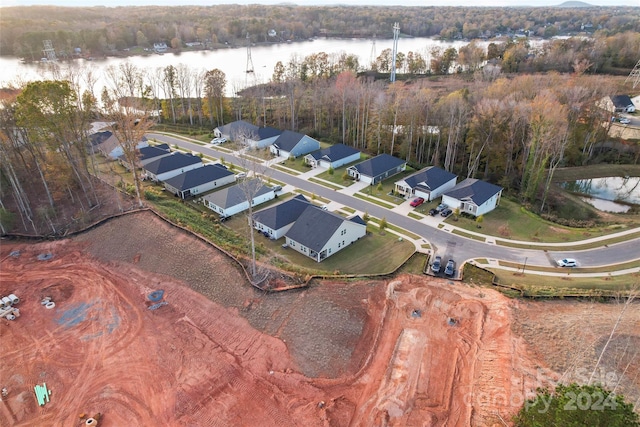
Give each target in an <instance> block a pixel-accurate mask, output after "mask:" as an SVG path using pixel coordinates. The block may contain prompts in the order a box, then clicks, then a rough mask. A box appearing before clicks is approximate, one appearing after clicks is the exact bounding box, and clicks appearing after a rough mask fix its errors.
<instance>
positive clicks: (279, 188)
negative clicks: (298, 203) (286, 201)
mask: <svg viewBox="0 0 640 427" xmlns="http://www.w3.org/2000/svg"><path fill="white" fill-rule="evenodd" d="M272 188H273V192H274V193H277V192H278V191H282V185H274V186H273V187H272Z"/></svg>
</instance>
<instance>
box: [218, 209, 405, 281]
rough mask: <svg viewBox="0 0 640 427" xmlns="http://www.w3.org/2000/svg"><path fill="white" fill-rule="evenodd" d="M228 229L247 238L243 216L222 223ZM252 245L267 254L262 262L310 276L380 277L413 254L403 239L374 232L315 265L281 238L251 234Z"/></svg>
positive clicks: (389, 234) (390, 234)
mask: <svg viewBox="0 0 640 427" xmlns="http://www.w3.org/2000/svg"><path fill="white" fill-rule="evenodd" d="M224 224H225V226H227V227H229V228H230V229H232V230H233V231H235V232H236V233H238V234H240V235H242V236H245V238H246V236H248V227H247V220H246V217H245V216H244V215H236V216H234V217H233V218H232V219H229V220H227V221H225V223H224ZM255 239H256V243H257V244H258V245H259V246H261V247H264V248H265V249H266V250H267V251H269V252H270V254H271V255H269V254H267V255H264V256H263V259H264V260H268V258H269V257H273V256H274V254H275V256H276V257H277V258H280V259H282V260H286V261H281V262H283V264H285V265H284V266H285V267H286V264H288V265H289V266H291V265H294V266H297V267H299V268H302V269H304V270H305V271H307V272H310V273H322V274H363V275H367V274H384V273H389V272H392V271H394V270H395V269H396V268H398V267H399V266H400V265H402V263H404V262H405V260H407V259H408V258H409V257H410V256H411V255H412V254H413V253H414V250H415V248H414V246H413V244H412V243H410V242H407V241H406V240H402V241H400V240H399V239H398V237H397V236H396V235H394V234H392V233H388V232H383V233H381V232H380V231H378V230H375V231H374V232H372V233H370V234H368V235H367V236H365V237H363V238H361V239H360V240H358V241H357V242H355V243H353V244H352V245H349V246H348V247H347V248H345V249H343V250H341V251H339V252H337V253H336V254H334V255H332V256H330V257H329V258H327V259H325V260H324V261H322V262H320V263H318V262H316V261H314V260H312V259H311V258H309V257H307V256H305V255H303V254H301V253H299V252H297V251H295V250H293V249H291V248H287V249H284V248H283V247H282V244H283V243H284V238H281V239H278V240H275V241H274V240H270V239H268V238H266V237H264V236H263V235H261V234H258V233H256V234H255Z"/></svg>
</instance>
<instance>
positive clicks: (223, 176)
mask: <svg viewBox="0 0 640 427" xmlns="http://www.w3.org/2000/svg"><path fill="white" fill-rule="evenodd" d="M235 180H236V176H235V175H234V173H233V172H231V171H230V170H229V169H227V168H226V167H225V166H223V165H221V164H219V163H216V164H212V165H211V164H210V165H205V166H203V167H201V168H196V169H192V170H190V171H186V172H185V173H181V174H180V175H176V176H174V177H173V178H169V179H167V180H165V181H164V188H166V189H167V191H169V192H170V193H171V194H175V195H176V196H178V197H180V198H181V199H186V198H187V197H194V196H197V195H199V194H202V193H205V192H207V191H210V190H213V189H215V188H219V187H222V186H225V185H227V184H231V183H233V182H235Z"/></svg>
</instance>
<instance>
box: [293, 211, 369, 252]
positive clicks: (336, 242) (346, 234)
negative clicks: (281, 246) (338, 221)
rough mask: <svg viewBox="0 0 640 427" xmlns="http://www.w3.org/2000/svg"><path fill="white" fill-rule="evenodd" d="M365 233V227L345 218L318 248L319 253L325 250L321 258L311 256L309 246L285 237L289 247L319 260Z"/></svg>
mask: <svg viewBox="0 0 640 427" xmlns="http://www.w3.org/2000/svg"><path fill="white" fill-rule="evenodd" d="M366 234H367V227H366V226H364V225H362V224H358V223H355V222H353V221H349V220H345V221H344V222H343V223H342V225H341V226H340V228H338V230H336V232H335V233H334V234H333V235H332V236H331V238H330V239H329V240H328V241H327V243H326V244H325V245H324V247H323V248H322V249H321V250H320V252H319V253H320V254H321V253H323V252H325V253H326V256H325V257H324V258H322V259H321V260H318V256H317V255H315V256H313V255H312V254H311V251H310V249H309V248H307V247H305V246H303V245H301V244H300V243H298V242H296V241H294V240H291V239H290V238H287V245H289V247H290V248H292V249H294V250H296V251H298V252H300V253H301V254H303V255H306V256H308V257H310V258H313V259H315V260H316V261H318V262H320V261H322V260H324V259H326V258H329V257H330V256H331V255H333V254H335V253H336V252H338V251H341V250H342V249H344V248H346V247H347V246H349V245H350V244H352V243H353V242H355V241H357V240H358V239H360V238H361V237H364V236H365V235H366Z"/></svg>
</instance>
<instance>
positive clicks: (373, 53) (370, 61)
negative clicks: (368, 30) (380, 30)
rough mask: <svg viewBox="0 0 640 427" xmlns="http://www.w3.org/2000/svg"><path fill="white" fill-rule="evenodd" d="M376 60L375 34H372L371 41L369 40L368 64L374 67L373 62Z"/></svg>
mask: <svg viewBox="0 0 640 427" xmlns="http://www.w3.org/2000/svg"><path fill="white" fill-rule="evenodd" d="M375 62H376V35H375V34H374V35H373V41H372V42H371V57H370V58H369V66H370V67H371V68H374V66H373V64H374V63H375Z"/></svg>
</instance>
